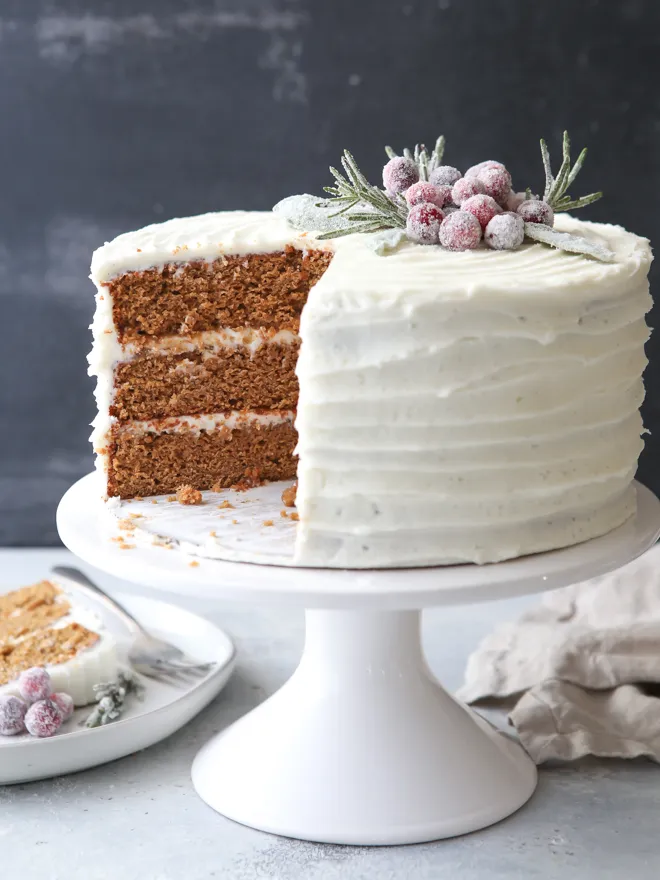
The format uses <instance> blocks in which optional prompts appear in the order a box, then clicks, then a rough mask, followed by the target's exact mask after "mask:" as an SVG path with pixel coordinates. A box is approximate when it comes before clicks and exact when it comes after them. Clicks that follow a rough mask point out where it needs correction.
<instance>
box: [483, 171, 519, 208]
mask: <svg viewBox="0 0 660 880" xmlns="http://www.w3.org/2000/svg"><path fill="white" fill-rule="evenodd" d="M477 180H479V181H480V182H481V184H482V185H483V188H484V192H485V193H486V195H488V196H492V197H493V198H494V199H495V201H496V202H505V201H506V199H507V197H508V195H509V193H510V192H511V175H510V174H509V172H508V171H507V170H506V168H493V167H492V166H491V167H488V168H482V170H481V171H480V172H479V174H478V175H477Z"/></svg>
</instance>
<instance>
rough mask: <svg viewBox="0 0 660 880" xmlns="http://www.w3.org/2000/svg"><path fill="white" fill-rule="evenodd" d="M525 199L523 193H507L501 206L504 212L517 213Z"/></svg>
mask: <svg viewBox="0 0 660 880" xmlns="http://www.w3.org/2000/svg"><path fill="white" fill-rule="evenodd" d="M526 198H527V196H526V194H525V193H524V192H514V191H513V190H511V191H510V192H509V195H508V196H507V197H506V201H505V202H504V204H503V207H504V210H505V211H517V210H518V208H519V207H520V206H521V205H522V203H523V202H524V201H525V199H526Z"/></svg>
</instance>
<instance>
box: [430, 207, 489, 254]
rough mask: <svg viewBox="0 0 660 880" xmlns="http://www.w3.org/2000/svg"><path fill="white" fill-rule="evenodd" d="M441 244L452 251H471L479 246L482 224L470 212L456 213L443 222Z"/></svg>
mask: <svg viewBox="0 0 660 880" xmlns="http://www.w3.org/2000/svg"><path fill="white" fill-rule="evenodd" d="M439 237H440V244H441V245H442V246H443V247H445V248H447V249H448V250H450V251H469V250H472V249H473V248H476V247H478V246H479V242H480V241H481V224H480V223H479V221H478V220H477V218H476V217H475V216H474V214H470V213H469V212H468V211H454V213H453V214H450V215H449V216H448V217H446V218H445V219H444V220H443V221H442V225H441V227H440V236H439Z"/></svg>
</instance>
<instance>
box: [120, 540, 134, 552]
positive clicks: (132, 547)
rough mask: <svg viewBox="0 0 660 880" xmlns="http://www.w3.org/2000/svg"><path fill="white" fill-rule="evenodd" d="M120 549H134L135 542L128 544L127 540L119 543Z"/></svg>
mask: <svg viewBox="0 0 660 880" xmlns="http://www.w3.org/2000/svg"><path fill="white" fill-rule="evenodd" d="M119 549H120V550H134V549H135V544H127V543H126V542H123V543H122V544H120V545H119Z"/></svg>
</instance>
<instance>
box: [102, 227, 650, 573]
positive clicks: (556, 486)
mask: <svg viewBox="0 0 660 880" xmlns="http://www.w3.org/2000/svg"><path fill="white" fill-rule="evenodd" d="M555 226H556V228H557V229H559V230H560V231H566V232H573V233H576V234H579V235H582V236H584V237H586V238H593V239H594V240H599V241H604V242H605V243H606V244H607V245H608V247H610V248H611V249H612V251H613V252H614V254H615V259H614V261H613V262H611V263H601V262H598V261H596V260H593V259H590V258H588V257H585V256H582V255H579V254H570V253H567V252H564V251H558V250H555V249H552V248H549V247H547V246H545V245H542V244H537V243H533V244H531V243H530V244H524V245H523V246H522V247H520V248H518V249H517V250H513V251H491V250H488V249H486V248H479V249H476V250H472V251H465V252H459V253H454V252H447V251H445V250H443V249H441V248H438V247H424V246H421V245H416V244H413V243H410V242H406V243H404V244H402V245H401V247H400V248H399V249H398V250H397V251H396V252H395V253H393V254H391V255H389V256H387V257H382V256H378V255H376V254H375V253H374V252H373V250H371V249H370V248H369V247H368V246H367V243H366V242H365V237H364V236H360V235H352V236H346V237H344V238H340V239H335V240H333V241H330V242H318V241H316V240H315V239H314V238H313V236H309V235H306V234H304V233H302V234H300V233H296V232H295V231H293V230H292V229H291V228H290V227H289V226H288V224H287V223H286V221H284V219H283V218H281V217H279V216H276V215H274V214H271V213H260V212H227V213H222V214H207V215H204V216H202V217H198V218H187V219H185V220H173V221H169V222H167V223H164V224H158V225H156V226H152V227H147V228H146V229H144V230H140V231H139V232H137V233H128V234H127V235H123V236H119V238H117V239H115V241H114V242H112V243H110V244H107V245H105V246H104V247H103V248H101V249H100V250H99V251H97V252H96V253H95V255H94V259H93V262H92V278H93V280H94V281H95V283H96V285H97V312H96V316H95V319H94V324H93V325H92V329H93V332H94V350H93V352H92V355H91V356H90V369H91V372H93V373H94V374H95V375H97V376H98V385H97V404H98V407H99V418H98V420H97V422H96V425H95V435H94V437H95V443H96V445H97V446H98V447H101V446H102V445H103V437H104V436H105V434H106V432H107V430H108V428H109V422H108V419H109V417H108V408H109V404H110V399H111V393H112V386H111V382H112V378H111V377H112V365H113V363H114V362H115V360H116V359H117V357H118V356H121V355H120V352H118V350H117V345H118V343H117V340H116V336H114V338H113V333H114V327H113V325H112V307H111V303H110V302H109V295H108V293H107V287H105V286H104V284H107V282H108V281H109V280H110V279H111V278H113V277H114V276H116V275H118V274H121V273H123V272H125V271H135V270H138V269H144V268H148V267H153V266H159V265H163V264H165V263H176V262H186V261H189V260H191V259H204V260H212V259H216V258H218V257H219V256H222V255H223V254H248V253H259V252H263V253H266V252H273V251H277V250H280V249H282V248H283V247H284V246H285V245H293V246H294V247H299V248H303V249H309V248H315V247H321V246H322V247H324V248H326V249H330V250H332V251H334V257H333V259H332V262H331V264H330V267H329V268H328V270H327V271H326V272H325V274H324V275H323V277H322V278H321V279H320V281H319V282H318V283H317V284H316V285H315V286H314V287H313V288H312V290H311V292H310V295H309V299H308V301H307V303H306V305H305V307H304V310H303V315H302V320H301V327H300V337H301V339H302V346H301V353H300V358H299V360H298V366H297V373H298V379H299V383H300V399H299V406H298V412H297V417H296V428H297V431H298V447H297V452H298V455H299V465H298V477H299V486H298V495H297V502H296V503H297V507H298V511H299V515H300V522H299V525H298V532H297V538H296V551H295V561H296V563H297V564H301V565H321V566H329V567H349V568H361V567H388V566H408V565H432V564H441V563H452V562H478V563H483V562H493V561H498V560H501V559H506V558H510V557H514V556H518V555H522V554H526V553H533V552H538V551H541V550H546V549H550V548H554V547H560V546H565V545H568V544H572V543H576V542H578V541H582V540H586V539H588V538H591V537H595V536H597V535H601V534H604V533H605V532H607V531H609V530H611V529H613V528H615V527H616V526H618V525H620V524H621V523H622V522H624V521H625V519H627V518H628V517H629V516H630V515H631V514H632V513H633V511H634V493H633V491H632V486H631V484H632V480H633V477H634V473H635V468H636V464H637V457H638V455H639V452H640V450H641V440H640V434H641V433H642V431H643V426H642V423H641V418H640V415H639V410H638V408H639V405H640V403H641V400H642V399H643V394H644V390H643V385H642V381H641V375H642V372H643V369H644V366H645V364H646V358H645V355H644V342H645V341H646V339H647V337H648V329H647V327H646V325H645V323H644V315H645V313H646V312H647V311H648V309H649V308H650V305H651V300H650V296H649V292H648V282H647V280H646V276H647V273H648V268H649V265H650V261H651V251H650V248H649V245H648V242H647V241H646V240H645V239H642V238H639V237H638V236H635V235H633V234H631V233H628V232H626V231H625V230H624V229H622V228H621V227H616V226H609V225H603V224H593V223H585V222H582V221H578V220H576V219H574V218H572V217H569V216H567V215H558V217H557V219H556V224H555ZM100 461H101V463H102V457H100Z"/></svg>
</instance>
